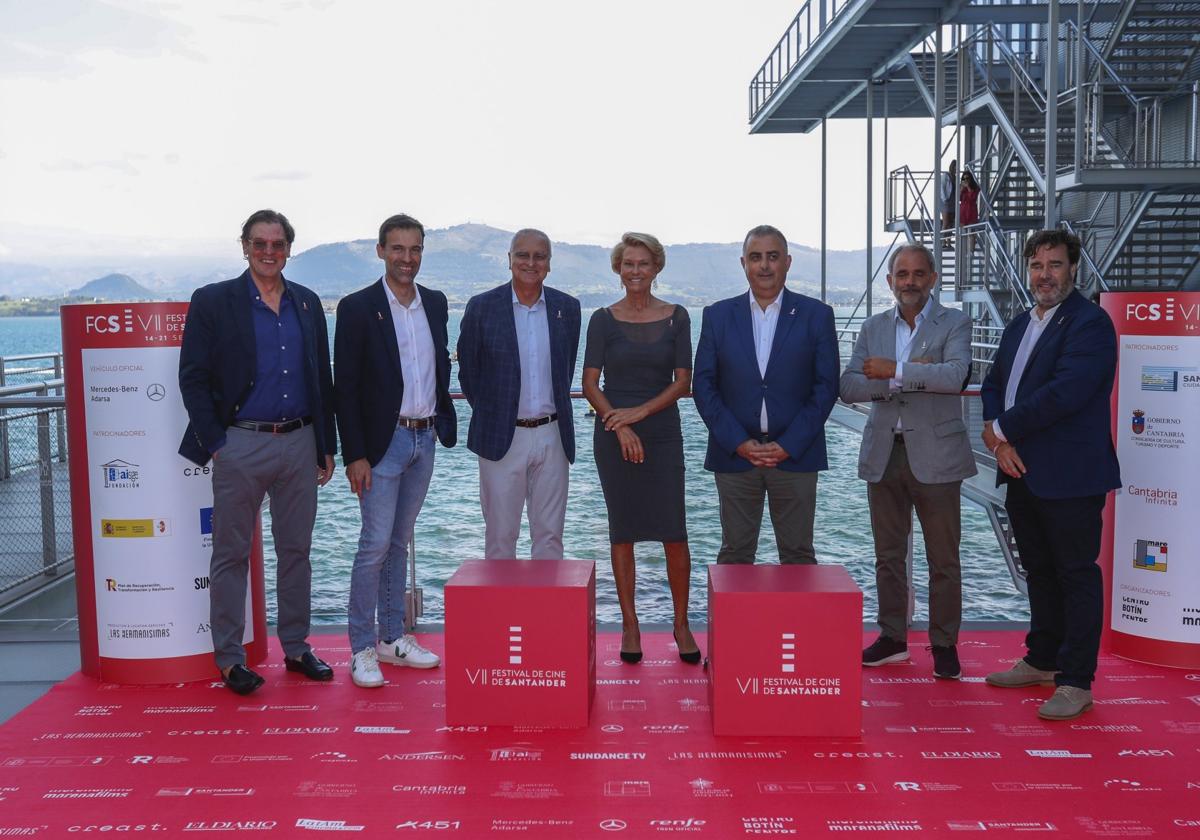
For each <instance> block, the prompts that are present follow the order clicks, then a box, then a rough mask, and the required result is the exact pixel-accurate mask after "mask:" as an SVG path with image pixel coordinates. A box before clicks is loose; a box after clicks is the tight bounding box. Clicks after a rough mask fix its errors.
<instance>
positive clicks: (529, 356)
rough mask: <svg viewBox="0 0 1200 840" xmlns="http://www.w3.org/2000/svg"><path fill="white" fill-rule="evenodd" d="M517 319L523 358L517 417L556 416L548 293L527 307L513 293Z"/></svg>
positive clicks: (519, 351)
mask: <svg viewBox="0 0 1200 840" xmlns="http://www.w3.org/2000/svg"><path fill="white" fill-rule="evenodd" d="M512 304H513V320H514V322H515V323H516V327H517V352H518V353H519V355H520V357H521V359H520V361H521V398H520V399H519V400H518V401H517V418H518V419H520V420H533V419H535V418H537V417H545V416H547V415H549V414H553V413H554V412H555V411H557V410H558V409H556V408H555V406H554V383H553V381H552V380H551V378H550V321H549V319H548V318H547V317H546V290H545V289H544V288H543V289H542V293H541V295H539V296H538V299H537V300H536V301H534V302H533V306H526V305H525V304H523V303H521V301H520V300H519V299H518V298H517V292H516V290H515V289H514V290H513V293H512Z"/></svg>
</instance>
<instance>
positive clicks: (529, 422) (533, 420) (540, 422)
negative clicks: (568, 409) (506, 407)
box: [517, 413, 558, 429]
mask: <svg viewBox="0 0 1200 840" xmlns="http://www.w3.org/2000/svg"><path fill="white" fill-rule="evenodd" d="M557 419H558V414H557V413H555V414H547V415H546V416H545V417H530V418H527V419H522V418H520V417H518V418H517V425H518V426H519V427H520V428H522V429H536V428H537V427H538V426H545V425H546V424H547V423H553V422H554V421H555V420H557Z"/></svg>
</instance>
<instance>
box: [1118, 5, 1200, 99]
mask: <svg viewBox="0 0 1200 840" xmlns="http://www.w3.org/2000/svg"><path fill="white" fill-rule="evenodd" d="M1102 49H1103V56H1104V59H1105V60H1106V61H1107V62H1108V64H1109V65H1110V66H1111V67H1112V68H1113V69H1114V70H1115V71H1116V72H1117V73H1118V74H1120V76H1121V78H1123V79H1125V80H1126V81H1129V82H1150V83H1153V82H1162V81H1182V80H1185V79H1186V78H1187V77H1188V74H1189V68H1190V67H1191V65H1192V64H1193V62H1194V61H1195V59H1196V55H1197V50H1198V49H1200V3H1179V2H1163V0H1140V1H1139V2H1131V3H1126V4H1124V7H1123V9H1122V15H1121V16H1120V17H1119V18H1118V20H1117V22H1116V25H1114V26H1113V28H1112V31H1111V33H1110V35H1109V37H1108V38H1107V39H1106V41H1105V43H1104V46H1103V48H1102Z"/></svg>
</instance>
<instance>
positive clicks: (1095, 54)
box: [1064, 20, 1138, 107]
mask: <svg viewBox="0 0 1200 840" xmlns="http://www.w3.org/2000/svg"><path fill="white" fill-rule="evenodd" d="M1064 23H1065V24H1066V26H1067V33H1068V35H1069V34H1070V33H1072V32H1074V33H1075V38H1076V40H1078V41H1079V42H1080V43H1081V44H1083V45H1084V47H1086V48H1087V51H1088V52H1090V53H1091V54H1092V58H1094V59H1095V60H1096V70H1095V71H1094V72H1095V75H1096V76H1097V81H1099V78H1098V77H1099V75H1100V70H1101V69H1103V70H1104V71H1105V72H1106V73H1108V75H1109V76H1110V77H1111V78H1112V80H1113V81H1114V82H1116V83H1117V84H1118V85H1119V86H1120V88H1121V92H1122V93H1124V94H1125V98H1126V99H1128V100H1129V103H1130V104H1131V105H1133V106H1135V107H1136V106H1137V104H1138V98H1137V97H1136V96H1134V95H1133V91H1131V90H1130V89H1129V86H1128V84H1127V83H1126V82H1125V80H1124V79H1122V78H1121V74H1120V73H1118V72H1117V71H1116V70H1114V69H1113V66H1112V65H1111V64H1109V63H1108V61H1107V60H1106V59H1105V58H1104V56H1103V55H1102V54H1101V53H1100V50H1098V49H1096V45H1095V44H1093V43H1092V42H1091V41H1090V40H1089V39H1087V38H1084V37H1083V36H1082V35H1081V34H1080V32H1079V27H1077V26H1076V25H1075V21H1073V20H1066V21H1064ZM1064 40H1065V39H1064ZM1084 75H1086V76H1090V75H1092V73H1090V72H1089V73H1086V74H1084ZM1077 81H1078V83H1079V86H1080V87H1083V81H1082V80H1077Z"/></svg>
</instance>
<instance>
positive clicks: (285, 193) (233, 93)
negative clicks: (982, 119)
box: [0, 0, 931, 262]
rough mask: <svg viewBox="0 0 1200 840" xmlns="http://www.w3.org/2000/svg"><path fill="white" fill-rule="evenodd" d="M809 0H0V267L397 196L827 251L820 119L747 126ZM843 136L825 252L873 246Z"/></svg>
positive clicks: (391, 208)
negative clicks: (806, 128)
mask: <svg viewBox="0 0 1200 840" xmlns="http://www.w3.org/2000/svg"><path fill="white" fill-rule="evenodd" d="M799 5H800V0H753V2H751V3H749V4H745V7H743V8H742V9H739V8H738V6H735V4H732V3H729V2H728V1H727V0H638V2H633V0H609V2H606V3H581V2H564V1H563V0H544V2H543V0H509V1H508V2H499V0H497V1H496V2H486V1H485V0H439V2H408V1H407V0H393V2H383V0H379V2H368V0H339V2H336V3H334V2H326V0H308V2H301V0H293V1H292V2H264V1H256V0H204V2H187V1H186V0H161V2H160V1H159V0H109V2H97V1H96V0H29V2H25V0H0V260H6V261H23V260H30V261H39V262H46V261H53V260H69V259H80V258H82V256H83V255H85V254H87V255H93V256H117V255H131V256H132V255H136V256H139V257H143V258H144V257H146V256H153V255H158V254H161V255H163V257H164V258H165V257H167V256H168V255H175V256H179V255H193V254H194V255H216V254H220V253H224V252H226V251H231V250H233V249H235V248H236V246H235V245H234V242H233V240H234V238H235V237H236V233H237V231H238V228H239V225H240V222H241V220H242V219H244V218H245V217H246V216H247V215H248V214H249V212H251V211H252V210H254V209H257V208H259V207H264V206H271V207H275V208H276V209H279V210H282V211H283V212H285V213H286V214H288V216H289V217H290V218H291V219H292V221H293V222H294V223H295V225H296V228H297V230H298V241H297V245H298V247H299V248H301V249H303V248H307V247H311V246H313V245H316V244H320V243H323V242H331V241H339V240H346V239H356V238H364V237H368V236H371V235H373V232H374V230H375V229H377V228H378V224H379V222H380V221H381V220H382V219H383V218H384V217H386V216H387V215H389V214H391V213H393V212H398V211H401V210H403V211H406V212H410V213H412V214H414V215H416V216H417V217H418V218H420V219H421V220H422V221H424V222H425V223H426V224H427V225H429V226H433V227H444V226H447V225H452V224H458V223H461V222H467V221H472V222H484V223H487V224H490V225H494V226H497V227H504V228H510V229H511V228H516V227H519V226H526V225H532V226H537V227H542V228H545V229H546V230H547V231H549V232H550V233H551V235H552V236H553V237H554V238H555V239H559V240H567V241H575V242H594V243H609V242H611V241H613V240H614V239H615V238H616V237H617V236H618V235H619V234H620V232H621V231H623V230H627V229H640V230H648V231H651V232H653V233H656V234H658V235H659V236H660V237H661V238H663V239H664V240H665V241H667V242H672V243H677V242H690V241H726V242H727V241H733V240H736V239H740V238H741V235H742V232H744V231H745V230H746V229H747V228H748V227H750V226H751V225H754V224H758V223H761V222H764V221H767V222H771V223H774V224H776V225H778V226H779V227H781V228H783V229H784V231H785V232H786V233H787V234H788V235H789V237H790V238H791V239H792V240H794V241H798V242H803V243H809V244H816V243H817V242H818V240H819V229H818V226H817V225H818V203H819V196H820V192H819V180H818V177H819V176H818V172H819V169H818V166H819V153H820V137H819V132H814V133H813V134H811V135H804V136H799V135H789V136H779V135H776V136H762V137H752V136H750V135H749V134H748V133H747V110H746V109H747V106H746V89H747V85H748V83H749V81H750V78H751V77H752V75H753V74H754V72H755V70H756V69H757V68H758V66H759V64H760V63H761V62H762V61H763V59H764V58H765V57H766V55H767V53H768V51H769V50H770V48H771V47H772V46H773V45H774V43H775V41H776V39H777V38H778V37H779V36H780V34H781V33H782V32H783V30H784V29H785V27H786V26H787V24H788V23H789V22H790V20H791V18H792V17H793V16H794V15H795V13H796V11H797V9H798V7H799ZM745 8H749V9H751V10H752V11H745V10H744V9H745ZM881 133H882V132H881V131H877V132H876V137H877V138H878V137H879V135H880V134H881ZM930 136H931V128H930V124H929V123H928V122H927V121H893V122H892V141H893V144H892V145H893V151H892V152H891V159H890V163H891V164H892V165H896V164H898V163H900V162H902V161H901V158H902V157H906V156H907V157H910V158H912V160H911V162H912V163H914V164H915V166H917V167H919V168H926V167H927V165H928V157H929V154H928V151H927V149H928V146H929V142H930V141H929V139H928V138H929V137H930ZM829 137H830V142H829V145H830V150H831V168H830V185H831V218H832V219H834V223H833V224H832V225H831V230H830V245H831V247H838V248H859V247H862V245H863V244H864V236H863V229H864V227H863V225H864V217H865V206H864V194H865V193H864V189H865V184H864V180H863V168H864V154H865V146H864V127H863V123H861V122H855V121H838V122H835V123H831V126H830V135H829ZM905 149H908V150H911V151H910V152H908V153H906V152H905V151H903V150H905ZM877 153H878V152H877ZM879 164H880V162H879V159H878V157H877V159H876V172H877V173H879V172H880V165H879ZM880 183H881V182H880ZM877 192H881V190H878V189H877ZM877 218H878V217H877ZM881 235H882V234H880V233H878V232H877V239H876V242H877V244H878V243H879V237H880V236H881Z"/></svg>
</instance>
